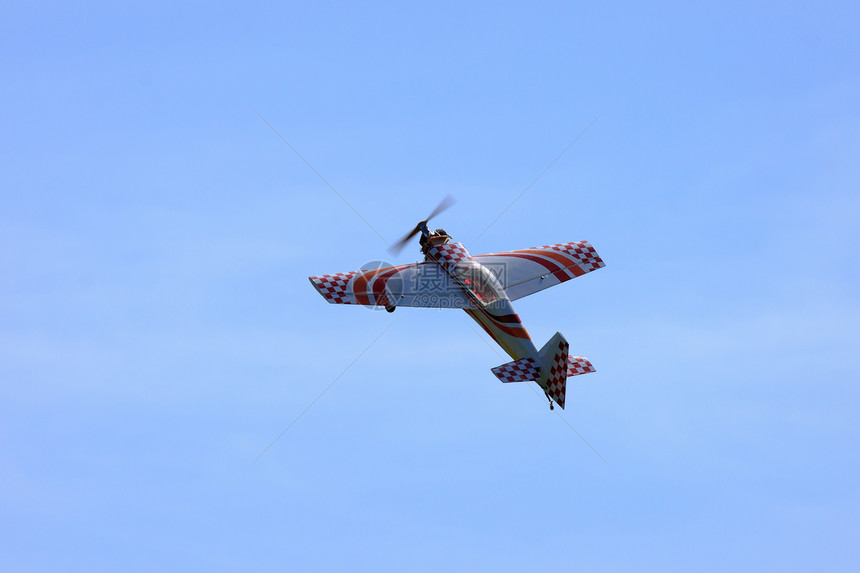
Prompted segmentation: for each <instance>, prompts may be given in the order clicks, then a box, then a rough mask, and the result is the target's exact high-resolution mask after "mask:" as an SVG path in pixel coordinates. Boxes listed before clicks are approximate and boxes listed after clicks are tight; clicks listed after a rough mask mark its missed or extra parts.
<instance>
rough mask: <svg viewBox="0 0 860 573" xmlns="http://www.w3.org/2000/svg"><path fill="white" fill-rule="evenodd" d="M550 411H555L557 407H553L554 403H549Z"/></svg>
mask: <svg viewBox="0 0 860 573" xmlns="http://www.w3.org/2000/svg"><path fill="white" fill-rule="evenodd" d="M549 409H550V410H555V406H553V405H552V402H550V403H549Z"/></svg>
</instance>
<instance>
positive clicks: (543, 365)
mask: <svg viewBox="0 0 860 573" xmlns="http://www.w3.org/2000/svg"><path fill="white" fill-rule="evenodd" d="M569 349H570V345H569V344H568V342H567V340H565V338H564V336H563V335H562V334H561V333H560V332H556V333H555V336H553V337H552V338H550V339H549V342H547V343H546V344H544V345H543V348H541V349H540V352H538V355H537V357H536V358H520V359H519V360H514V361H513V362H508V363H506V364H502V365H501V366H496V367H495V368H492V369H491V370H492V372H493V374H495V375H496V377H497V378H498V379H499V380H501V381H502V382H505V383H508V382H537V383H538V384H539V385H540V387H541V388H543V390H544V392H546V395H547V397H549V399H550V400H552V401H554V402H555V403H556V404H558V405H559V406H561V408H562V409H564V399H565V394H566V393H567V379H568V377H569V376H578V375H580V374H588V373H589V372H595V369H594V366H592V364H591V362H590V361H589V360H588V358H583V357H582V356H569V355H568V350H569Z"/></svg>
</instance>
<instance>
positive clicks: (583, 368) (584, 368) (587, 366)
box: [567, 356, 597, 376]
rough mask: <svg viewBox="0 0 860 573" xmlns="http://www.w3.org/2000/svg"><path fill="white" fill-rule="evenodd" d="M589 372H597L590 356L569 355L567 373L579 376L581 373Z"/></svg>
mask: <svg viewBox="0 0 860 573" xmlns="http://www.w3.org/2000/svg"><path fill="white" fill-rule="evenodd" d="M589 372H597V370H596V369H595V368H594V366H592V365H591V362H590V361H589V360H588V358H583V357H582V356H568V357H567V375H568V376H579V375H580V374H588V373H589Z"/></svg>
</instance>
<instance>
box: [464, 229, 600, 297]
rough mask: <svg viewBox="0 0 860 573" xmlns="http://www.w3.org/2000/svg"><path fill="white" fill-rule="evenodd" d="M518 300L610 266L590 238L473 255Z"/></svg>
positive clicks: (508, 293)
mask: <svg viewBox="0 0 860 573" xmlns="http://www.w3.org/2000/svg"><path fill="white" fill-rule="evenodd" d="M472 258H473V259H475V260H476V261H477V262H478V263H480V264H481V265H482V266H485V267H487V268H488V269H490V271H491V272H492V273H493V274H494V275H495V276H496V278H498V279H499V282H500V283H501V284H502V287H503V288H504V289H505V292H506V293H507V295H508V298H510V299H511V300H517V299H518V298H523V297H524V296H528V295H530V294H534V293H536V292H538V291H541V290H544V289H547V288H549V287H551V286H555V285H557V284H561V283H563V282H565V281H569V280H570V279H572V278H574V277H578V276H582V275H584V274H585V273H590V272H591V271H596V270H597V269H599V268H600V267H603V266H606V265H605V263H604V262H603V260H602V259H601V258H600V256H599V255H598V254H597V251H595V250H594V247H592V246H591V243H589V242H588V241H578V242H573V243H559V244H557V245H547V246H545V247H535V248H533V249H522V250H519V251H505V252H501V253H488V254H486V255H473V257H472Z"/></svg>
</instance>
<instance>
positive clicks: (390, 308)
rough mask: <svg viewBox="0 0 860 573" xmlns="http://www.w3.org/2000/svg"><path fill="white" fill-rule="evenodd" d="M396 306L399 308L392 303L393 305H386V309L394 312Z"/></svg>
mask: <svg viewBox="0 0 860 573" xmlns="http://www.w3.org/2000/svg"><path fill="white" fill-rule="evenodd" d="M395 308H397V307H396V306H394V305H392V306H386V307H385V310H386V311H387V312H394V309H395Z"/></svg>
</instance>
